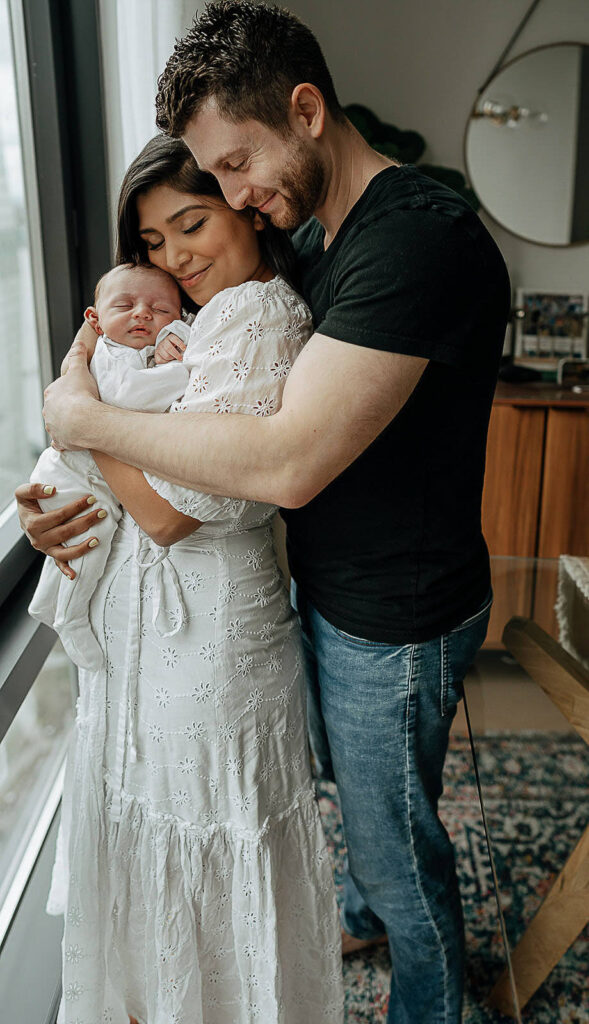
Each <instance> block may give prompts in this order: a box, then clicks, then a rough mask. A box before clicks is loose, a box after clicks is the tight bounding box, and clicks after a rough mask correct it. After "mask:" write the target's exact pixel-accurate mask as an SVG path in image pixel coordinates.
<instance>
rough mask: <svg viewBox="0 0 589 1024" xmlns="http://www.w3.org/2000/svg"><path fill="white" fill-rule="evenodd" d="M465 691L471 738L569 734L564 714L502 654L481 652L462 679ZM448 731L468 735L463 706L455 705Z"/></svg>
mask: <svg viewBox="0 0 589 1024" xmlns="http://www.w3.org/2000/svg"><path fill="white" fill-rule="evenodd" d="M465 690H466V701H467V704H468V711H469V715H470V722H471V726H472V730H473V733H474V734H475V735H485V734H486V733H490V732H513V733H520V732H528V731H540V732H570V731H571V727H570V725H569V723H568V722H567V720H566V718H565V717H564V715H562V714H561V712H560V711H559V710H558V708H557V707H555V705H554V704H553V703H552V701H551V700H550V698H549V697H547V696H546V694H545V693H544V691H543V690H542V689H541V688H540V687H539V686H538V684H537V683H535V682H534V681H533V679H531V678H530V676H529V675H528V674H527V672H524V670H523V669H522V668H520V666H519V665H518V664H517V663H516V662H515V661H514V660H513V658H511V657H510V655H509V654H508V653H507V652H506V651H498V650H483V651H481V652H480V653H479V654H478V656H477V660H476V662H475V664H474V666H473V668H472V669H471V670H470V672H469V673H468V675H467V677H466V682H465ZM452 731H453V732H455V733H458V734H460V735H466V734H467V732H468V730H467V726H466V717H465V711H464V704H460V706H459V709H458V713H457V715H456V719H455V721H454V724H453V727H452Z"/></svg>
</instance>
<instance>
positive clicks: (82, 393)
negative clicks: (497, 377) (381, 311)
mask: <svg viewBox="0 0 589 1024" xmlns="http://www.w3.org/2000/svg"><path fill="white" fill-rule="evenodd" d="M426 365H427V359H422V358H418V357H415V356H406V355H399V354H396V353H391V352H380V351H377V350H375V349H367V348H362V347H360V346H356V345H351V344H348V343H346V342H342V341H336V340H334V339H333V338H328V337H325V336H323V335H320V334H315V335H314V336H313V337H312V338H311V340H310V341H309V342H308V343H307V345H306V346H305V348H304V349H303V351H302V353H301V355H300V356H299V358H298V359H297V361H296V363H295V365H294V367H293V369H292V371H291V373H290V375H289V377H288V380H287V382H286V385H285V389H284V395H283V400H282V408H281V409H280V411H279V412H278V413H276V414H275V415H274V416H267V417H257V416H242V415H231V416H220V415H216V414H213V413H211V414H209V413H184V414H183V416H182V439H181V442H180V443H179V441H178V431H177V424H176V423H175V422H174V419H175V417H172V416H168V415H165V414H164V415H155V414H149V413H134V412H128V411H126V410H123V409H115V408H113V407H112V406H106V405H103V404H101V403H100V402H97V401H96V400H95V399H93V397H92V392H91V377H90V374H89V373H88V369H87V365H86V358H85V351H84V349H83V348H82V347H80V346H75V347H74V348H73V349H72V354H71V358H70V368H69V371H68V373H67V375H66V376H65V377H63V378H61V379H60V380H58V381H55V382H54V383H53V384H51V385H50V386H49V388H48V389H47V391H46V404H45V418H46V423H47V429H48V430H49V432H50V434H51V435H52V436H53V437H54V438H55V440H56V441H57V442H58V443H60V444H65V445H69V444H76V445H79V446H82V447H88V448H92V449H98V450H100V451H106V452H108V453H109V454H111V455H114V456H115V457H116V458H118V459H120V460H121V461H122V462H126V463H129V464H131V465H134V466H137V467H138V468H139V469H142V470H147V471H149V472H152V473H155V474H157V475H158V476H161V477H163V478H164V479H166V480H171V481H172V482H174V483H179V484H181V485H183V486H186V487H193V488H196V489H198V490H200V491H205V492H207V493H210V494H221V495H230V496H231V497H237V498H249V499H252V500H256V501H266V502H270V503H273V504H279V505H282V506H284V507H287V508H289V507H290V508H297V507H299V506H301V505H305V504H306V503H307V502H308V501H310V500H311V499H312V498H313V497H315V495H316V494H318V493H319V492H320V491H322V490H323V488H324V487H326V486H327V484H329V483H330V482H331V481H332V480H333V479H335V477H336V476H338V475H339V474H340V473H341V472H342V471H343V470H344V469H346V467H347V466H349V465H350V463H352V462H353V461H354V459H356V458H357V457H358V455H360V454H361V452H363V451H364V450H365V449H366V448H367V447H368V445H370V444H371V443H372V441H374V440H375V438H376V437H378V435H379V434H380V433H381V432H382V431H383V430H384V428H385V427H386V426H387V425H388V424H389V423H390V422H391V420H393V419H394V417H395V416H396V415H397V413H398V412H399V411H400V409H402V407H403V406H404V404H405V402H406V401H407V399H408V398H409V396H410V395H411V393H412V391H413V389H414V388H415V386H416V385H417V383H418V381H419V379H420V377H421V375H422V373H423V371H424V369H425V367H426Z"/></svg>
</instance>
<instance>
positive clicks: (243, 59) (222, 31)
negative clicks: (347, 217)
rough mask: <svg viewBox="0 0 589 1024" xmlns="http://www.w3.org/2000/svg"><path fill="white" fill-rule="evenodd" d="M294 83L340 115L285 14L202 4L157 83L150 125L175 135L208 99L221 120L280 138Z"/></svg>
mask: <svg viewBox="0 0 589 1024" xmlns="http://www.w3.org/2000/svg"><path fill="white" fill-rule="evenodd" d="M301 82H310V83H311V84H312V85H315V86H316V87H317V88H318V89H319V90H320V91H321V93H322V94H323V97H324V99H325V102H326V105H327V108H328V110H329V112H330V113H331V115H332V116H333V117H334V118H335V119H336V120H341V119H342V118H343V116H344V115H343V112H342V109H341V107H340V104H339V102H338V99H337V96H336V94H335V89H334V86H333V81H332V79H331V75H330V73H329V70H328V68H327V65H326V63H325V58H324V56H323V54H322V52H321V48H320V46H319V43H318V42H317V40H316V39H315V36H314V35H313V33H312V32H311V30H310V29H309V28H307V26H306V25H303V23H302V22H301V21H299V20H298V18H296V17H295V16H294V15H293V14H291V13H290V11H287V10H286V9H284V8H281V7H267V6H266V5H265V4H258V3H252V2H250V0H220V2H217V3H211V4H208V5H207V7H206V9H205V11H204V12H203V13H202V14H201V15H197V16H196V18H195V19H194V22H193V24H192V27H191V28H190V30H189V31H188V32H187V33H186V35H185V36H184V37H183V38H182V39H180V40H178V42H177V43H176V46H175V48H174V52H173V54H172V56H171V57H170V59H169V60H168V63H167V64H166V67H165V69H164V71H163V73H162V74H161V75H160V78H159V80H158V87H159V88H158V94H157V97H156V110H157V117H156V123H157V126H158V128H160V129H161V130H162V131H163V132H165V133H166V134H167V135H171V136H173V137H174V138H179V137H180V136H182V135H183V134H184V132H185V130H186V125H187V124H188V121H189V120H190V119H191V118H192V117H193V116H194V115H195V114H197V113H198V111H199V110H200V109H201V107H202V106H203V104H204V103H205V102H206V101H207V100H208V99H214V101H215V103H216V104H217V107H218V109H219V112H220V113H221V114H222V115H223V116H224V117H226V118H227V119H228V120H231V121H235V122H240V121H246V120H250V119H253V120H255V121H261V122H262V123H263V124H266V125H268V126H269V127H270V128H273V129H275V130H276V131H279V132H281V133H284V134H288V101H289V99H290V96H291V93H292V90H293V89H294V88H295V86H297V85H299V84H300V83H301Z"/></svg>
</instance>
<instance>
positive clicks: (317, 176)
mask: <svg viewBox="0 0 589 1024" xmlns="http://www.w3.org/2000/svg"><path fill="white" fill-rule="evenodd" d="M289 149H290V159H289V161H288V164H287V165H286V168H285V170H284V173H283V176H282V178H281V180H280V185H279V187H278V190H277V191H278V192H279V194H280V196H281V197H282V202H283V209H280V210H278V211H277V212H276V213H271V214H269V216H270V220H271V221H272V223H273V224H274V225H275V227H277V228H282V229H283V230H286V231H293V230H294V228H298V227H300V225H301V224H304V223H305V221H307V220H309V218H310V217H312V216H313V214H314V213H315V210H316V209H317V207H318V206H319V204H320V201H321V200H322V199H323V192H324V187H325V170H324V168H323V165H322V164H321V163H320V161H319V160H318V159H317V157H316V156H314V155H313V154H312V153H309V151H308V150H307V148H306V147H305V146H304V144H303V143H299V144H298V145H297V146H296V148H294V147H293V148H290V147H289Z"/></svg>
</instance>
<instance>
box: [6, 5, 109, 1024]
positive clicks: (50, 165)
mask: <svg viewBox="0 0 589 1024" xmlns="http://www.w3.org/2000/svg"><path fill="white" fill-rule="evenodd" d="M8 8H9V13H10V21H11V28H12V38H13V46H14V62H15V77H16V84H17V96H18V108H19V110H18V113H19V122H20V130H21V140H22V149H23V165H24V179H25V193H26V202H27V215H28V224H29V233H30V241H31V260H32V267H33V275H34V282H35V313H36V323H37V331H38V342H39V359H40V368H41V377H42V385H43V386H46V385H47V384H48V383H49V381H50V380H51V379H52V378H53V377H54V376H56V375H57V374H58V373H59V367H60V365H61V361H62V359H63V356H64V355H65V353H66V352H67V350H68V348H69V346H70V344H71V341H72V339H73V337H74V335H75V333H76V331H77V329H78V327H79V325H80V323H81V322H82V313H83V310H84V308H85V307H86V306H87V305H88V303H89V302H91V300H92V296H93V291H94V284H95V282H96V281H97V280H98V278H99V277H100V276H101V275H102V274H103V273H104V272H105V270H107V269H108V268H109V267H110V266H111V262H112V246H111V238H110V217H109V208H108V197H107V154H106V142H105V129H104V110H103V100H102V96H103V92H102V83H101V63H100V41H99V28H98V26H99V21H98V2H97V0H89V2H88V0H87V2H85V3H79V0H8ZM39 400H41V395H39ZM23 482H24V481H23ZM42 561H43V556H42V555H40V554H39V553H38V552H36V551H35V550H34V549H33V548H32V547H31V545H30V544H29V542H28V541H27V539H26V538H25V537H24V536H23V535H22V534H21V533H20V529H19V526H18V517H17V514H16V503H15V502H12V503H11V504H10V505H9V506H8V507H7V508H6V509H4V510H3V511H2V512H1V513H0V742H1V740H2V738H3V737H4V735H5V734H6V732H7V730H8V728H9V726H10V724H11V723H12V721H13V720H14V718H15V716H16V714H17V712H18V710H19V708H20V707H21V705H22V702H23V701H24V699H25V697H26V696H27V694H28V692H29V690H30V688H31V686H32V684H33V682H34V681H35V679H36V677H37V675H38V673H39V671H40V669H41V667H42V665H43V663H44V662H45V659H46V658H47V656H48V654H49V652H50V651H51V649H52V647H53V645H54V643H55V634H54V633H53V632H52V630H50V629H49V628H48V627H47V626H44V625H42V624H40V623H37V622H35V621H33V620H32V619H31V618H30V616H29V615H28V613H27V607H28V604H29V601H30V598H31V596H32V593H33V591H34V588H35V586H36V582H37V579H38V576H39V573H40V570H41V565H42ZM53 809H54V808H53ZM52 817H53V814H52V813H51V814H46V815H45V819H43V820H42V819H40V824H39V828H36V831H35V843H34V844H33V845H34V849H33V848H30V849H28V850H27V864H28V867H29V877H30V876H31V874H32V873H33V872H34V868H35V864H36V862H37V856H38V854H39V852H40V851H41V850H42V849H43V843H44V840H45V835H46V833H47V830H48V828H49V825H50V824H51V820H50V819H51V818H52ZM25 874H26V872H25ZM27 885H28V879H27V878H25V877H23V878H22V879H21V888H22V892H17V893H16V895H15V896H14V914H13V916H12V918H11V921H10V924H9V925H8V926H7V929H6V936H5V941H8V940H9V939H10V934H11V931H12V929H13V928H15V927H18V917H19V913H20V911H21V904H22V903H23V900H24V899H25V895H26V891H27ZM41 911H42V906H40V907H39V912H41ZM0 941H1V940H0ZM1 949H4V946H3V945H2V946H1ZM1 949H0V952H1ZM58 983H59V979H58V978H57V980H56V984H57V985H58ZM48 1010H49V1008H48V1007H47V1006H45V1007H41V1006H40V1007H39V1022H41V1021H43V1022H45V1021H46V1020H47V1019H48V1017H47V1014H48ZM15 1024H20V1022H18V1021H15ZM23 1024H24V1022H23ZM27 1024H35V1022H33V1021H30V1020H28V1019H27Z"/></svg>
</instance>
